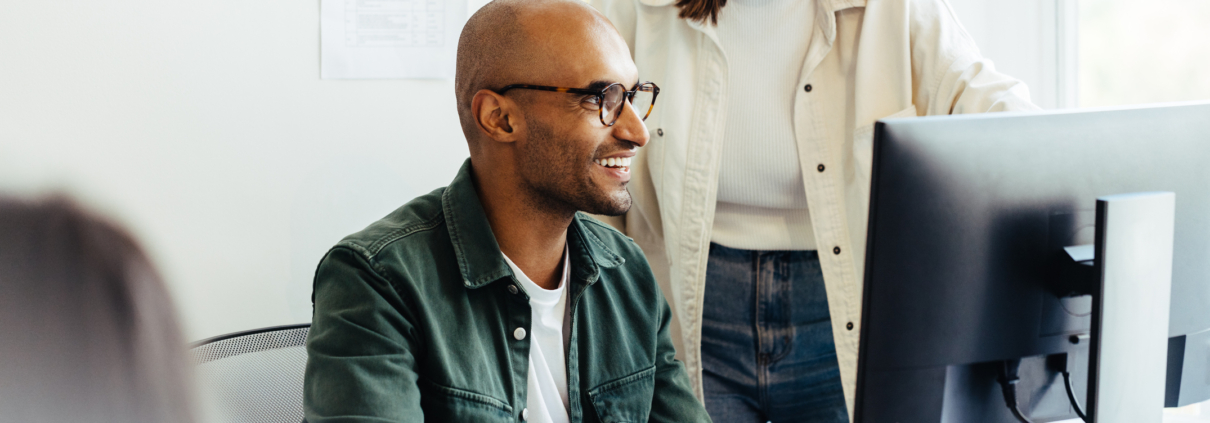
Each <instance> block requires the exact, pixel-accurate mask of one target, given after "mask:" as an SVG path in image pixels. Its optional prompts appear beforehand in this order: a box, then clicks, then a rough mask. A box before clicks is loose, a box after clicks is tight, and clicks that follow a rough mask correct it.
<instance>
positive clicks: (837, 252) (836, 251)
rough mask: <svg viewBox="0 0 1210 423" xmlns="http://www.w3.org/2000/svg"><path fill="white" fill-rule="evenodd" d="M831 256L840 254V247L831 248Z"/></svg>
mask: <svg viewBox="0 0 1210 423" xmlns="http://www.w3.org/2000/svg"><path fill="white" fill-rule="evenodd" d="M832 254H840V247H832Z"/></svg>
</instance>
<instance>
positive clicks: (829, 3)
mask: <svg viewBox="0 0 1210 423" xmlns="http://www.w3.org/2000/svg"><path fill="white" fill-rule="evenodd" d="M818 1H819V2H820V4H821V5H823V6H825V7H826V8H827V9H828V11H829V12H832V13H835V12H838V11H841V10H844V9H849V8H853V7H865V3H866V0H818ZM639 3H642V4H644V5H647V6H655V7H659V6H668V5H672V4H673V3H676V0H639Z"/></svg>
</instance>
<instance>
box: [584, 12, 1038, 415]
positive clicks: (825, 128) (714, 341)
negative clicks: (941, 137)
mask: <svg viewBox="0 0 1210 423" xmlns="http://www.w3.org/2000/svg"><path fill="white" fill-rule="evenodd" d="M592 1H593V4H594V6H595V7H596V8H597V9H598V10H600V11H602V12H603V13H604V14H605V15H606V16H608V17H609V18H610V19H611V20H612V21H613V23H614V25H615V26H616V27H617V28H618V30H619V31H620V32H621V33H622V35H623V37H625V38H626V40H627V42H628V43H629V45H630V47H631V51H632V53H633V54H634V59H635V63H636V64H637V65H638V68H639V73H640V75H642V78H643V80H651V81H660V85H661V88H662V92H663V94H664V95H661V96H660V100H661V106H660V108H659V109H657V110H656V111H655V112H654V113H653V114H652V115H651V116H650V117H649V118H648V119H647V127H648V129H649V130H650V131H651V132H652V134H651V140H652V142H651V144H650V145H649V146H648V147H647V148H645V149H643V150H642V151H641V152H639V154H638V156H637V157H636V158H635V160H634V162H633V165H632V170H631V171H632V172H633V174H632V183H631V184H630V189H631V193H632V195H633V197H634V199H635V203H634V207H632V208H631V210H630V212H629V213H628V214H627V215H626V216H625V217H624V218H621V219H615V220H613V221H611V222H610V223H612V224H614V226H616V227H619V228H622V229H623V230H624V232H626V233H627V234H628V235H630V236H631V237H633V238H634V239H635V241H636V242H638V243H639V245H640V246H641V247H642V248H643V250H644V252H646V254H647V255H648V258H649V260H650V261H651V265H652V268H653V270H654V271H655V272H656V276H657V278H658V279H659V280H660V282H661V286H662V288H663V289H664V293H665V296H666V297H667V298H669V299H670V300H671V302H672V305H673V309H674V310H675V312H674V318H675V319H676V322H675V323H674V324H673V329H674V331H679V333H674V339H675V340H676V341H677V342H678V343H679V345H678V351H679V352H678V354H680V358H681V359H682V360H683V361H684V362H685V364H686V366H687V368H688V370H689V373H690V377H691V378H692V380H693V382H694V386H695V390H696V391H695V392H696V394H697V395H698V396H699V397H700V398H703V399H704V402H705V405H706V408H707V410H708V411H709V412H710V415H711V416H712V417H713V419H714V420H715V421H718V422H727V423H730V422H765V421H772V422H775V423H777V422H783V421H785V422H789V421H794V422H801V421H807V422H846V421H849V415H851V414H852V413H851V411H852V407H853V399H854V393H855V390H856V379H857V377H856V376H857V342H858V333H859V332H860V330H859V328H858V324H859V323H860V319H859V318H860V316H861V300H862V298H861V290H862V271H863V260H864V256H863V254H864V251H865V237H866V219H867V210H868V202H869V182H870V172H871V167H870V166H871V160H872V156H871V154H872V139H873V125H874V122H875V121H876V120H878V119H882V118H890V117H906V116H923V115H945V114H952V113H977V112H991V111H1004V110H1032V109H1036V107H1035V106H1034V105H1033V104H1031V103H1030V101H1029V92H1028V90H1027V89H1026V87H1025V85H1024V84H1022V83H1021V82H1020V81H1017V80H1015V79H1012V78H1010V77H1008V76H1005V75H1003V74H1000V73H997V72H996V71H995V70H994V69H993V67H992V64H991V62H990V61H988V60H986V59H984V58H983V57H982V56H981V55H980V54H979V51H978V49H977V48H976V47H975V45H974V43H973V42H972V41H971V38H970V36H969V35H968V34H967V33H966V31H965V30H964V29H963V28H962V26H961V25H960V24H959V23H958V21H957V19H956V18H955V17H954V13H953V11H952V10H950V7H949V5H948V4H947V3H946V2H945V0H730V1H727V0H676V2H675V3H674V0H592Z"/></svg>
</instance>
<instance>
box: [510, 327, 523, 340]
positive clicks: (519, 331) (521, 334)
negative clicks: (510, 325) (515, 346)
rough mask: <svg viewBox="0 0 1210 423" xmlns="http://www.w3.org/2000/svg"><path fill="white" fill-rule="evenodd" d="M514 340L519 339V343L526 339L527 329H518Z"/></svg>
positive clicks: (514, 332)
mask: <svg viewBox="0 0 1210 423" xmlns="http://www.w3.org/2000/svg"><path fill="white" fill-rule="evenodd" d="M513 338H517V340H518V341H520V340H522V339H525V328H517V330H514V331H513Z"/></svg>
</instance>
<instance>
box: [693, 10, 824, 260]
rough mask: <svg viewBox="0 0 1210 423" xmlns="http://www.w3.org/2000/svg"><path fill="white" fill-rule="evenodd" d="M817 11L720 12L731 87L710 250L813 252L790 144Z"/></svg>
mask: <svg viewBox="0 0 1210 423" xmlns="http://www.w3.org/2000/svg"><path fill="white" fill-rule="evenodd" d="M814 3H815V2H814V1H813V0H730V1H728V2H727V6H726V7H724V8H723V9H722V10H721V11H720V12H719V16H718V28H717V29H718V38H719V42H720V43H721V44H722V47H723V51H724V52H725V53H726V55H727V66H728V68H729V80H728V84H727V115H726V118H725V119H726V120H727V122H726V131H725V132H724V134H723V146H722V167H721V168H720V169H719V184H718V207H717V209H716V211H715V216H714V228H713V231H712V235H711V241H713V242H716V243H719V244H722V245H725V246H728V247H732V248H742V249H748V250H813V249H815V235H814V233H813V231H812V230H811V217H810V214H809V213H808V212H807V195H806V188H805V187H804V186H803V180H802V168H801V167H800V166H799V160H798V147H797V141H796V140H795V137H794V98H795V96H796V95H797V94H798V90H801V89H802V87H799V86H798V78H799V74H800V73H801V72H802V66H803V62H804V61H805V60H806V56H807V47H808V46H809V45H810V42H811V32H812V31H813V30H814V27H813V25H814V16H815V15H814V10H815V9H814Z"/></svg>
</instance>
